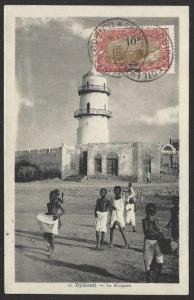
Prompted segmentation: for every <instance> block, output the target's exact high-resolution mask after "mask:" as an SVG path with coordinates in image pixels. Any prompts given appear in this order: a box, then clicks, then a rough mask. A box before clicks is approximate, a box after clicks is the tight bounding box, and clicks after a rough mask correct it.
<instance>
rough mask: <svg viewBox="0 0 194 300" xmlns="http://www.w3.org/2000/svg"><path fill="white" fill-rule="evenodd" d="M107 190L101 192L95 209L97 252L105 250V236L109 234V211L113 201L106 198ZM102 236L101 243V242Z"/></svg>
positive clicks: (103, 189)
mask: <svg viewBox="0 0 194 300" xmlns="http://www.w3.org/2000/svg"><path fill="white" fill-rule="evenodd" d="M106 195H107V190H106V189H105V188H102V189H101V190H100V196H101V198H100V199H97V201H96V207H95V228H96V250H103V246H104V236H105V233H106V232H107V218H108V211H109V210H110V208H111V201H110V200H109V199H107V198H106ZM100 234H101V241H100Z"/></svg>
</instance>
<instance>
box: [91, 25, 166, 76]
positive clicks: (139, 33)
mask: <svg viewBox="0 0 194 300" xmlns="http://www.w3.org/2000/svg"><path fill="white" fill-rule="evenodd" d="M95 36H96V69H97V70H98V71H100V72H128V71H131V70H138V71H140V72H147V71H155V70H156V69H161V70H163V71H165V70H168V69H169V67H170V64H171V40H170V37H169V32H168V27H166V28H164V27H163V28H159V27H144V28H142V29H139V28H114V29H111V28H110V29H108V28H107V29H103V31H102V30H101V29H97V30H96V33H95Z"/></svg>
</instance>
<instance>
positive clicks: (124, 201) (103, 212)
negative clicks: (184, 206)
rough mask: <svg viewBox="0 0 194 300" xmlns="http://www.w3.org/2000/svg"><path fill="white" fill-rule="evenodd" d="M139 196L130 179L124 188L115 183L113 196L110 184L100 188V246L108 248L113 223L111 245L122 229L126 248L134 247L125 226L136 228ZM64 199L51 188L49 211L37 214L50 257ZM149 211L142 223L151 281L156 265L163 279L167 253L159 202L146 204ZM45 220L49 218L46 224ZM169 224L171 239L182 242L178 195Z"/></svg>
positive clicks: (97, 220)
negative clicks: (106, 240) (109, 192)
mask: <svg viewBox="0 0 194 300" xmlns="http://www.w3.org/2000/svg"><path fill="white" fill-rule="evenodd" d="M135 196H136V195H135V192H134V190H133V187H132V184H131V182H129V185H128V188H127V189H125V190H123V191H122V189H121V187H120V186H115V187H114V197H113V198H110V197H108V196H107V190H106V188H102V189H101V190H100V198H99V199H97V201H96V206H95V230H96V250H103V248H104V238H105V234H106V232H107V227H108V225H109V226H110V243H109V247H113V236H114V231H115V229H118V230H119V231H120V233H121V235H122V237H123V240H124V246H123V248H125V249H129V248H130V247H129V243H128V241H127V237H126V229H125V228H126V224H131V225H132V228H133V232H136V220H135V211H136V205H135ZM62 203H63V193H62V197H60V192H59V190H54V191H51V192H50V201H49V203H47V208H48V211H47V213H46V214H39V215H38V217H37V219H38V221H39V224H40V227H41V229H42V230H43V232H44V233H43V238H44V242H45V244H46V246H47V247H48V256H49V257H50V256H51V255H52V253H53V251H54V235H55V234H58V229H59V228H60V226H61V221H60V217H61V216H62V215H63V214H64V213H65V210H64V208H63V206H62ZM145 214H146V216H145V218H144V219H143V220H142V227H143V232H144V247H143V259H144V265H145V277H146V282H150V271H151V270H153V268H154V269H155V270H156V282H159V278H160V274H161V269H162V264H163V253H162V251H161V249H160V243H159V238H160V236H161V231H160V227H159V221H158V219H157V218H156V206H155V204H154V203H148V204H147V205H146V209H145ZM109 216H110V217H109ZM45 218H47V220H45ZM44 222H46V225H45V223H44ZM167 228H168V229H169V233H170V239H171V241H172V242H174V243H176V245H178V239H179V198H178V197H177V196H176V197H174V206H173V208H172V209H171V217H170V220H169V222H168V224H167Z"/></svg>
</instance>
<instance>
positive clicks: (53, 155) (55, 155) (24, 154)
mask: <svg viewBox="0 0 194 300" xmlns="http://www.w3.org/2000/svg"><path fill="white" fill-rule="evenodd" d="M20 162H27V163H28V164H31V165H33V166H36V167H37V168H38V170H39V178H53V177H59V178H61V164H62V147H59V148H47V149H40V150H37V149H36V150H29V151H16V153H15V164H16V166H17V165H18V164H19V163H20Z"/></svg>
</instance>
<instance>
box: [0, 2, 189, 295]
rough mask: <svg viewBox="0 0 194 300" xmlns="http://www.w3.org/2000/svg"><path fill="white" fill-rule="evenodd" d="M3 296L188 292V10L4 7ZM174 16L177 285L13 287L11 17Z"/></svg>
mask: <svg viewBox="0 0 194 300" xmlns="http://www.w3.org/2000/svg"><path fill="white" fill-rule="evenodd" d="M4 15H5V21H4V24H5V29H4V34H5V43H4V53H5V67H4V70H5V71H4V72H5V73H4V74H5V81H4V88H5V99H4V116H5V122H4V142H5V148H4V149H5V150H4V157H5V164H4V177H5V200H4V203H5V205H4V208H5V209H4V213H5V235H4V238H5V253H4V254H5V292H6V293H9V294H115V295H150V294H152V295H187V294H188V293H189V243H188V241H189V239H188V233H189V219H188V214H189V213H188V211H189V200H188V198H189V196H188V195H189V186H188V184H189V171H188V170H189V165H188V157H189V150H188V145H189V125H188V124H189V123H188V122H189V121H188V120H189V80H188V79H189V8H188V7H187V6H106V7H105V6H37V5H36V6H25V5H17V6H14V5H8V6H5V10H4ZM66 16H68V17H76V16H77V17H84V16H85V17H87V16H90V17H91V16H93V17H98V16H100V17H103V16H104V17H106V18H107V17H115V16H117V17H127V18H130V17H134V16H136V17H179V28H180V31H179V32H180V35H179V96H180V98H179V99H180V101H179V112H180V114H179V120H180V163H181V168H180V199H181V202H180V259H179V262H180V270H179V274H180V283H178V284H171V283H168V284H167V283H165V284H160V283H159V284H146V283H129V285H130V287H128V288H114V287H111V288H108V287H105V288H102V287H101V286H100V285H99V284H98V283H97V287H95V288H92V287H91V288H89V287H86V288H84V287H83V288H78V287H75V283H72V284H73V287H71V286H70V284H69V286H68V283H19V282H15V249H14V246H15V234H14V229H15V225H14V224H15V211H14V207H15V186H14V163H15V162H14V154H15V138H16V117H15V109H16V107H15V101H14V99H15V98H14V97H15V90H16V89H15V18H16V17H66Z"/></svg>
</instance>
